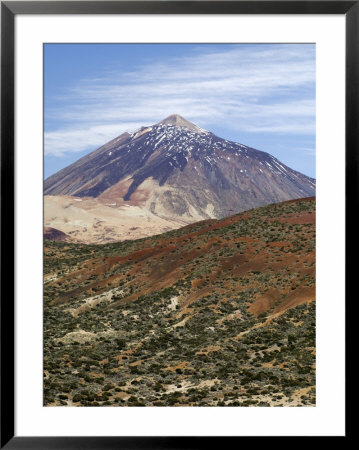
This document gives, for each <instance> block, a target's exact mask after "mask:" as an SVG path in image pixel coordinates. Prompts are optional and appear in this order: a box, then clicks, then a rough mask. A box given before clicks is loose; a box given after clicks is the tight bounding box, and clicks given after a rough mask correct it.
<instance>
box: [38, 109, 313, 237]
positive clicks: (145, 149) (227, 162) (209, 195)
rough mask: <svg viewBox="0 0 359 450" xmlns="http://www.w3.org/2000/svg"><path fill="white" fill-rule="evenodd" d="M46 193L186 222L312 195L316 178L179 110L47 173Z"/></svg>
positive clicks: (179, 222)
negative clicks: (189, 118) (213, 130)
mask: <svg viewBox="0 0 359 450" xmlns="http://www.w3.org/2000/svg"><path fill="white" fill-rule="evenodd" d="M74 145H75V144H74ZM44 194H45V195H46V196H71V197H76V198H77V199H78V200H81V199H88V198H92V199H97V200H98V202H100V203H102V204H105V205H111V206H112V207H124V206H126V207H127V208H128V207H131V206H133V207H135V206H136V207H138V208H141V210H144V211H146V214H147V213H148V214H151V215H153V216H156V217H158V218H160V219H161V220H166V221H167V220H169V221H172V223H173V224H174V223H176V224H186V223H192V222H195V221H198V220H203V219H209V218H217V219H219V218H223V217H225V216H228V215H232V214H235V213H239V212H242V211H245V210H248V209H252V208H256V207H260V206H265V205H268V204H271V203H277V202H282V201H286V200H291V199H297V198H303V197H311V196H314V195H315V180H314V179H313V178H310V177H308V176H306V175H304V174H302V173H300V172H297V171H295V170H293V169H291V168H289V167H287V166H286V165H285V164H283V163H281V162H280V161H279V160H278V159H276V158H274V157H273V156H271V155H270V154H268V153H266V152H262V151H259V150H256V149H253V148H251V147H248V146H246V145H243V144H240V143H236V142H231V141H229V140H226V139H222V138H220V137H218V136H216V135H214V134H213V133H211V132H210V131H207V130H204V129H202V128H200V127H199V126H197V125H195V124H193V123H191V122H189V121H187V120H186V119H184V118H183V117H181V116H179V115H177V114H174V115H171V116H169V117H167V118H166V119H164V120H163V121H161V122H159V123H157V124H155V125H151V126H144V127H141V128H140V129H138V130H136V131H134V132H132V133H127V132H126V133H123V134H122V135H120V136H119V137H117V138H115V139H113V140H112V141H110V142H108V143H106V144H105V145H103V146H102V147H100V148H99V149H97V150H95V151H93V152H91V153H90V154H88V155H86V156H84V157H82V158H81V159H79V160H78V161H76V162H75V163H73V164H71V165H70V166H68V167H66V168H64V169H62V170H60V171H59V172H57V173H56V174H54V175H52V176H50V177H49V178H47V179H46V180H45V182H44ZM48 225H49V226H52V225H51V224H48ZM57 225H58V224H57ZM178 226H179V225H178ZM56 228H59V227H58V226H56ZM60 229H61V228H60ZM64 231H67V230H64Z"/></svg>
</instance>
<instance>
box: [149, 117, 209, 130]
mask: <svg viewBox="0 0 359 450" xmlns="http://www.w3.org/2000/svg"><path fill="white" fill-rule="evenodd" d="M158 125H174V126H176V127H181V128H187V129H189V130H191V131H194V132H196V133H208V131H206V130H204V129H203V128H201V127H199V126H197V125H195V124H194V123H192V122H190V121H189V120H186V119H185V118H184V117H182V116H180V115H179V114H171V115H170V116H168V117H166V118H165V119H163V120H162V121H161V122H159V123H158Z"/></svg>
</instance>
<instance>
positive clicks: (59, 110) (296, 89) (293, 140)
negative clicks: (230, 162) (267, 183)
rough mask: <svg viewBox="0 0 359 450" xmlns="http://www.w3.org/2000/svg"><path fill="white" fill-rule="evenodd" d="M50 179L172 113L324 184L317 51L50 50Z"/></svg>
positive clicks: (242, 47)
mask: <svg viewBox="0 0 359 450" xmlns="http://www.w3.org/2000/svg"><path fill="white" fill-rule="evenodd" d="M44 95H45V98H44V105H45V117H44V131H45V136H44V142H45V148H44V152H45V177H48V176H49V175H51V174H53V173H55V172H57V171H58V170H60V169H62V168H63V167H65V166H67V165H69V164H71V163H72V162H74V161H76V160H77V159H79V158H80V157H81V156H83V155H85V154H87V153H89V152H90V151H92V150H95V149H96V148H98V147H100V146H101V145H103V144H105V143H106V142H108V141H109V140H110V139H113V138H115V137H116V136H119V135H120V134H122V133H123V132H125V131H133V130H135V129H136V128H139V127H141V126H143V125H152V124H154V123H157V122H159V121H160V120H162V119H164V118H165V117H167V116H169V115H171V114H180V115H181V116H183V117H185V118H186V119H187V120H190V121H192V122H194V123H195V124H197V125H199V126H200V127H202V128H205V129H207V130H209V131H212V132H213V133H215V134H216V135H218V136H220V137H223V138H225V139H228V140H233V141H235V142H239V143H241V144H245V145H248V146H250V147H253V148H257V149H258V150H263V151H266V152H268V153H270V154H272V155H273V156H275V157H277V158H278V159H279V160H281V161H282V162H284V163H285V164H287V165H288V166H290V167H292V168H293V169H296V170H299V171H300V172H303V173H305V174H306V175H309V176H311V177H314V178H315V45H314V44H45V46H44Z"/></svg>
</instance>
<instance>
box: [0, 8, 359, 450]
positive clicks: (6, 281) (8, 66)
mask: <svg viewBox="0 0 359 450" xmlns="http://www.w3.org/2000/svg"><path fill="white" fill-rule="evenodd" d="M18 14H322V15H327V14H340V15H345V19H346V180H345V183H346V199H345V207H346V236H351V239H350V242H349V240H348V239H346V267H347V270H346V297H348V294H349V293H350V292H355V290H354V283H355V281H356V278H355V277H354V276H352V275H353V270H354V269H355V268H352V269H351V268H350V264H349V263H350V261H353V256H354V254H357V249H358V237H357V235H358V233H357V230H356V227H357V226H356V222H355V221H354V220H349V218H350V217H351V216H350V214H351V211H352V210H353V207H354V209H355V207H356V206H357V205H358V191H359V189H358V188H359V184H358V162H359V157H358V149H359V127H358V125H359V114H358V111H359V1H340V0H339V1H338V0H333V1H281V0H280V1H270V0H268V1H255V0H254V1H237V0H233V1H199V0H196V1H151V0H150V1H26V2H25V1H4V2H1V80H2V81H1V216H0V219H1V218H2V219H3V220H2V221H1V391H0V394H1V441H0V447H1V448H6V449H80V448H81V449H100V448H101V449H115V448H119V449H132V448H139V449H142V448H143V449H160V448H161V449H162V448H166V449H172V448H173V449H179V448H181V449H182V448H191V449H196V448H204V447H207V446H209V445H225V446H228V447H232V446H236V445H239V442H238V439H240V438H239V437H204V436H203V437H201V436H199V437H165V436H163V437H86V436H83V437H41V436H39V437H25V436H15V435H14V429H15V428H14V424H15V405H14V399H15V397H14V376H15V370H14V281H15V274H14V248H15V242H14V223H15V222H14V159H15V158H14V151H15V149H14V58H15V54H14V39H15V38H14V31H15V29H14V19H15V16H16V15H18ZM346 416H347V415H346ZM344 437H349V434H348V427H347V432H346V436H344ZM285 440H287V439H285Z"/></svg>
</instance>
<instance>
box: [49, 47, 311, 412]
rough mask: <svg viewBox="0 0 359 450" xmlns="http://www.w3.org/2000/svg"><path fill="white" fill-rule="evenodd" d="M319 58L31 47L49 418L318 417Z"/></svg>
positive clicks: (262, 51) (204, 50) (289, 52)
mask: <svg viewBox="0 0 359 450" xmlns="http://www.w3.org/2000/svg"><path fill="white" fill-rule="evenodd" d="M315 64H316V52H315V44H44V185H43V186H44V187H43V196H44V198H43V201H44V248H43V252H44V299H43V317H44V322H43V336H44V341H43V342H44V348H43V367H44V382H43V404H44V406H49V407H50V406H53V407H55V406H73V407H81V406H85V407H106V406H111V407H128V406H158V407H161V406H172V407H178V406H217V407H218V406H223V407H229V406H236V407H287V406H290V407H314V406H315V405H316V309H315V265H316V258H315V210H316V208H315V207H316V201H315V192H316V175H315V122H316V115H315V95H316V94H315V82H316V72H315Z"/></svg>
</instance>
